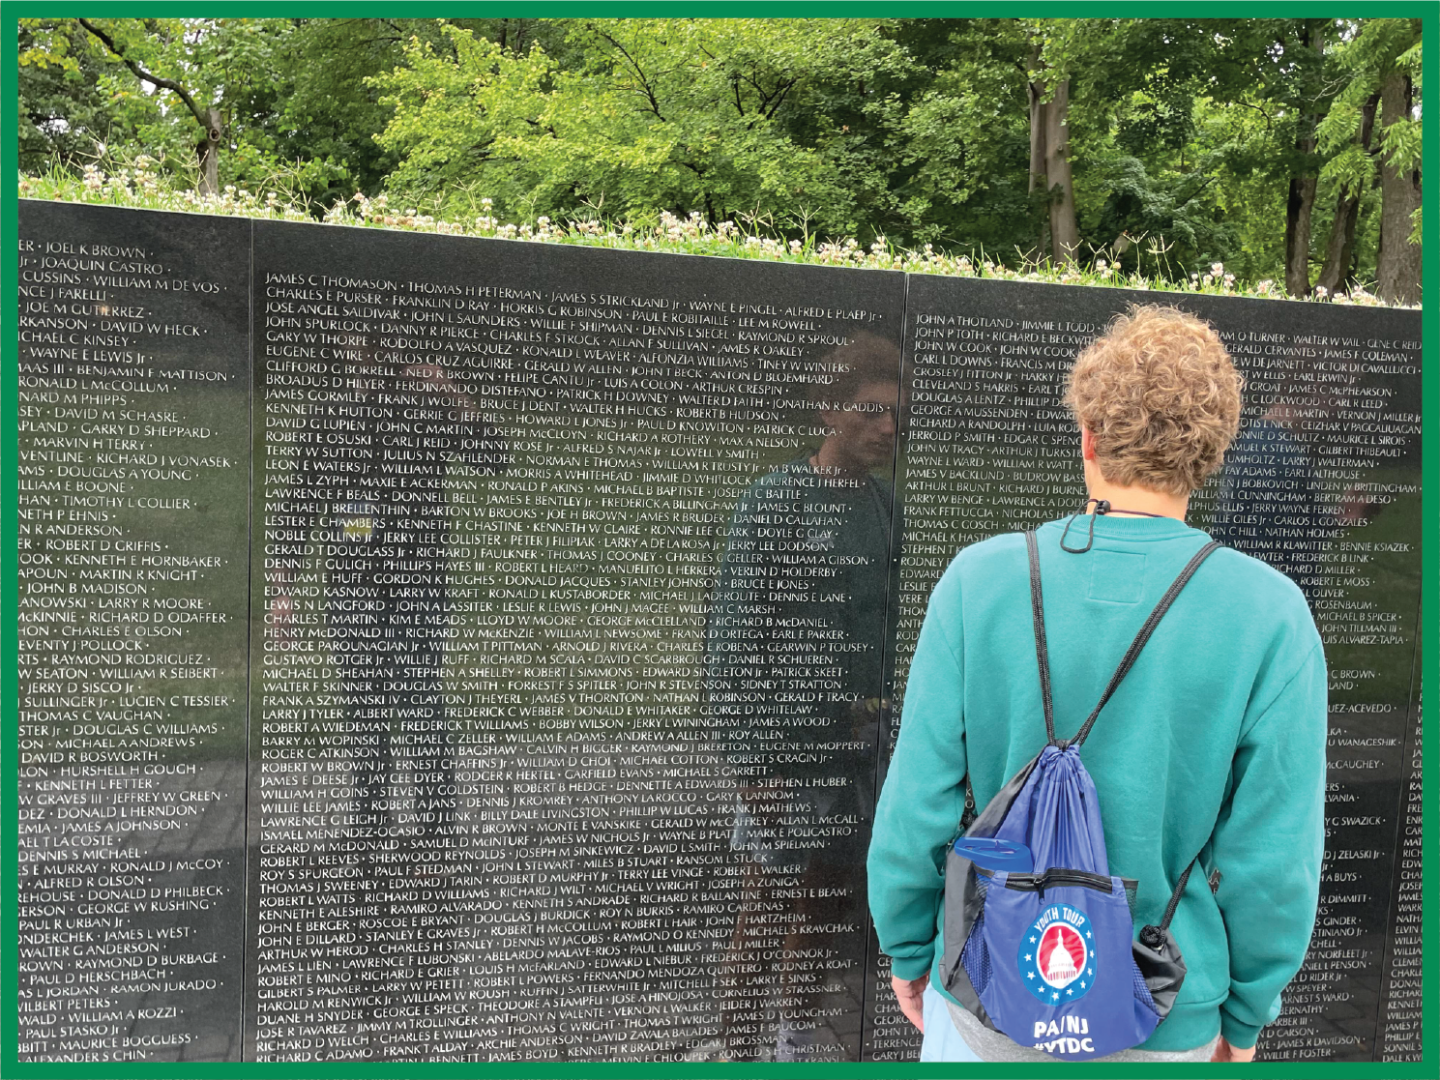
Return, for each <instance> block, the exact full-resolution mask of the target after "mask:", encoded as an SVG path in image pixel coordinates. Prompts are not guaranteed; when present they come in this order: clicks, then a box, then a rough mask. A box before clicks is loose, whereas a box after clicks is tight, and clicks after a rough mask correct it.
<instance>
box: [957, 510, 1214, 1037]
mask: <svg viewBox="0 0 1440 1080" xmlns="http://www.w3.org/2000/svg"><path fill="white" fill-rule="evenodd" d="M1025 542H1026V547H1027V549H1028V551H1029V557H1030V600H1031V609H1032V613H1033V616H1034V620H1035V652H1036V656H1037V659H1038V663H1039V667H1040V691H1041V697H1042V699H1043V702H1044V708H1045V731H1046V734H1047V735H1048V737H1049V742H1048V744H1047V745H1046V747H1045V749H1043V750H1042V751H1040V754H1039V755H1038V756H1037V757H1036V758H1034V760H1032V761H1031V762H1030V763H1029V764H1027V765H1026V766H1025V767H1024V768H1023V769H1021V770H1020V772H1019V773H1017V774H1016V775H1015V776H1014V777H1013V778H1012V779H1011V780H1010V782H1009V783H1007V784H1006V785H1005V786H1004V788H1002V789H1001V791H1000V792H999V794H997V795H996V796H995V797H994V798H993V799H991V800H990V802H989V803H988V804H987V805H986V807H985V809H984V810H983V811H981V813H980V815H979V816H978V817H977V818H976V819H975V821H974V822H973V823H972V824H971V825H970V827H969V828H968V829H967V830H966V831H965V835H964V836H962V837H961V838H960V839H959V840H957V841H956V843H955V845H954V847H952V848H951V850H950V852H949V854H948V855H947V862H946V869H945V951H944V954H943V955H942V957H941V967H940V971H941V976H942V982H943V984H944V987H945V989H946V990H947V991H948V992H949V993H950V995H951V996H952V997H954V998H955V999H956V1000H957V1001H959V1002H960V1003H961V1004H962V1005H964V1006H965V1008H966V1009H968V1010H969V1011H970V1012H971V1013H972V1014H973V1015H974V1016H975V1017H977V1018H978V1019H979V1020H980V1021H981V1022H982V1023H984V1024H985V1025H986V1026H987V1027H989V1028H992V1029H993V1030H995V1031H999V1032H1002V1033H1003V1034H1005V1035H1007V1036H1009V1037H1010V1038H1011V1039H1013V1040H1014V1041H1015V1042H1017V1043H1019V1044H1020V1045H1021V1046H1029V1047H1034V1048H1035V1049H1037V1050H1042V1051H1044V1052H1046V1053H1048V1054H1053V1055H1054V1056H1055V1057H1058V1058H1062V1059H1064V1060H1068V1061H1083V1060H1086V1059H1088V1058H1094V1057H1100V1056H1102V1055H1104V1054H1113V1053H1115V1052H1116V1051H1119V1050H1125V1049H1128V1048H1130V1047H1132V1046H1136V1045H1138V1044H1139V1043H1142V1042H1144V1041H1145V1040H1146V1039H1148V1038H1149V1037H1150V1034H1151V1032H1153V1031H1154V1030H1155V1027H1156V1025H1158V1024H1159V1023H1160V1021H1162V1020H1164V1019H1165V1017H1166V1015H1168V1013H1169V1012H1170V1007H1171V1005H1173V1004H1174V1002H1175V996H1176V994H1178V993H1179V992H1180V985H1181V983H1182V982H1183V981H1184V979H1185V962H1184V960H1183V959H1182V958H1181V956H1180V949H1179V947H1178V946H1177V945H1176V944H1175V940H1174V938H1173V937H1172V936H1171V934H1170V920H1171V918H1172V917H1173V916H1174V914H1175V907H1176V905H1177V904H1179V902H1180V897H1181V895H1182V894H1183V893H1184V891H1185V886H1186V883H1187V882H1188V881H1189V878H1190V871H1191V870H1192V869H1193V868H1194V863H1193V862H1192V863H1191V864H1190V866H1189V867H1187V868H1186V870H1185V872H1184V873H1183V874H1182V875H1181V876H1180V881H1179V883H1178V884H1177V885H1176V887H1175V892H1174V894H1173V895H1172V896H1171V897H1170V902H1169V904H1168V905H1167V906H1166V908H1165V915H1164V917H1163V918H1162V919H1161V921H1160V924H1159V925H1158V926H1146V927H1144V928H1143V929H1142V930H1141V931H1140V937H1139V940H1138V941H1137V940H1135V939H1134V919H1133V914H1132V909H1133V906H1134V903H1135V892H1136V886H1137V883H1136V882H1135V881H1132V880H1129V879H1127V878H1122V877H1115V876H1114V875H1112V874H1111V873H1110V864H1109V860H1108V859H1107V857H1106V854H1105V832H1104V828H1103V827H1102V825H1101V822H1100V806H1099V802H1098V800H1097V797H1096V793H1095V784H1094V782H1093V781H1092V780H1091V779H1090V774H1089V773H1087V772H1086V771H1085V766H1084V765H1083V764H1081V762H1080V745H1081V744H1082V743H1083V742H1084V741H1085V738H1086V736H1087V735H1089V734H1090V729H1091V727H1092V726H1094V724H1095V718H1096V717H1097V716H1099V715H1100V710H1101V709H1103V708H1104V707H1105V703H1106V702H1107V701H1109V700H1110V696H1111V695H1112V694H1113V693H1114V692H1115V689H1116V687H1118V686H1119V685H1120V681H1121V680H1122V679H1124V677H1125V675H1126V673H1127V672H1128V671H1129V670H1130V668H1131V666H1132V665H1133V664H1134V663H1135V659H1136V657H1138V656H1139V655H1140V650H1141V649H1142V648H1144V646H1145V642H1146V641H1147V640H1149V637H1150V634H1151V632H1152V631H1154V629H1155V627H1156V625H1157V624H1158V623H1159V622H1160V620H1161V618H1162V617H1163V616H1164V614H1165V612H1166V610H1168V609H1169V607H1170V604H1171V603H1172V602H1173V601H1174V599H1175V597H1176V596H1177V595H1179V593H1180V590H1181V589H1183V588H1184V587H1185V584H1186V582H1188V581H1189V580H1190V578H1191V576H1192V575H1193V574H1194V573H1195V571H1196V570H1197V569H1199V567H1200V564H1201V563H1202V562H1204V561H1205V559H1206V558H1208V557H1209V555H1210V553H1211V552H1213V551H1214V550H1215V549H1216V548H1218V547H1220V544H1219V543H1218V542H1211V543H1209V544H1207V545H1206V546H1205V547H1203V548H1201V549H1200V551H1199V552H1197V553H1196V554H1195V556H1194V557H1193V558H1192V559H1191V560H1190V562H1189V563H1188V564H1187V565H1186V567H1185V569H1184V570H1182V571H1181V572H1180V575H1179V576H1178V577H1177V578H1176V579H1175V581H1174V582H1173V583H1172V584H1171V585H1170V588H1169V589H1168V590H1166V592H1165V595H1164V596H1163V597H1161V599H1160V602H1159V604H1157V605H1156V607H1155V610H1154V611H1153V612H1151V613H1150V617H1149V618H1148V619H1147V620H1146V621H1145V625H1144V626H1142V627H1141V628H1140V632H1139V633H1138V634H1136V636H1135V640H1134V641H1133V642H1131V644H1130V648H1129V650H1128V651H1127V652H1126V653H1125V657H1124V659H1122V660H1121V662H1120V666H1119V667H1118V668H1117V669H1116V670H1115V674H1114V675H1113V676H1111V678H1110V683H1109V685H1108V686H1107V687H1106V688H1105V693H1104V694H1103V695H1101V698H1100V704H1098V705H1096V706H1095V709H1094V711H1093V712H1092V713H1091V714H1090V717H1089V719H1087V720H1086V721H1085V723H1084V724H1083V725H1081V728H1080V731H1079V732H1078V733H1077V734H1076V736H1075V737H1074V738H1073V739H1070V740H1068V741H1065V740H1060V739H1056V737H1055V719H1054V710H1053V706H1052V702H1051V696H1050V662H1049V658H1048V655H1047V653H1046V649H1045V614H1044V607H1043V604H1042V600H1041V594H1040V557H1039V549H1038V546H1037V542H1036V537H1035V533H1034V532H1028V533H1026V534H1025ZM987 848H988V849H994V851H995V854H994V855H993V856H992V855H991V853H990V851H987ZM1027 848H1028V849H1029V856H1030V859H1029V860H1028V862H1029V863H1030V864H1031V865H1029V867H1028V868H1026V869H1015V868H1012V869H998V868H997V867H1002V866H1007V865H1008V866H1011V867H1015V866H1019V867H1025V866H1026V860H1025V859H1024V855H1025V851H1026V849H1027ZM968 856H973V858H971V857H968ZM982 863H986V864H988V865H982Z"/></svg>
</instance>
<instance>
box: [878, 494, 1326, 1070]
mask: <svg viewBox="0 0 1440 1080" xmlns="http://www.w3.org/2000/svg"><path fill="white" fill-rule="evenodd" d="M1089 524H1090V519H1089V518H1087V517H1084V516H1082V517H1079V518H1076V519H1075V524H1074V526H1073V527H1072V528H1071V529H1070V535H1069V538H1068V539H1067V541H1066V542H1067V543H1068V544H1069V545H1070V546H1071V547H1083V546H1084V543H1085V538H1086V534H1087V531H1088V528H1089ZM1063 525H1064V522H1063V521H1061V522H1051V523H1049V524H1047V525H1044V526H1041V528H1040V530H1039V541H1040V566H1041V577H1042V581H1043V587H1044V602H1045V626H1046V633H1047V636H1048V638H1049V642H1048V644H1049V655H1050V668H1051V685H1052V688H1053V696H1054V704H1055V730H1056V734H1057V736H1058V737H1059V738H1062V739H1064V738H1070V737H1072V736H1074V734H1075V733H1076V732H1077V731H1078V730H1079V728H1080V725H1081V724H1082V723H1083V722H1084V720H1085V717H1086V716H1088V715H1089V713H1090V711H1091V710H1092V709H1093V708H1094V707H1095V703H1096V702H1097V701H1099V700H1100V695H1101V693H1102V692H1103V690H1104V688H1105V684H1106V683H1107V682H1108V681H1109V679H1110V676H1111V675H1112V674H1113V672H1114V670H1115V667H1116V665H1118V664H1119V662H1120V658H1121V657H1122V656H1123V655H1124V653H1125V650H1126V648H1127V647H1128V646H1129V644H1130V642H1131V640H1132V639H1133V638H1134V636H1135V634H1136V632H1137V631H1138V630H1139V629H1140V626H1141V624H1142V623H1143V622H1144V621H1145V619H1146V618H1147V617H1148V616H1149V614H1150V612H1151V610H1152V609H1153V608H1154V606H1155V604H1156V603H1157V602H1158V601H1159V599H1160V596H1161V594H1162V593H1164V591H1165V589H1166V588H1167V587H1168V586H1169V585H1170V583H1171V582H1172V581H1173V580H1174V579H1175V576H1176V575H1177V574H1178V573H1179V572H1180V570H1181V568H1182V567H1183V566H1184V565H1185V563H1186V562H1187V561H1188V560H1189V558H1190V556H1192V555H1193V554H1195V552H1196V551H1197V550H1199V549H1200V547H1202V546H1203V545H1204V544H1205V543H1206V542H1207V541H1208V540H1209V537H1208V536H1206V535H1205V534H1204V533H1202V532H1199V531H1197V530H1195V529H1191V528H1189V527H1188V526H1186V525H1184V524H1183V523H1182V522H1180V521H1177V520H1175V519H1173V518H1120V517H1100V518H1097V519H1095V542H1094V547H1093V549H1092V550H1090V551H1089V552H1087V553H1085V554H1083V555H1072V554H1068V553H1066V552H1064V551H1062V550H1061V549H1060V535H1061V529H1062V527H1063ZM1326 728H1327V703H1326V672H1325V657H1324V653H1323V651H1322V648H1321V644H1320V636H1319V634H1318V633H1317V631H1316V629H1315V623H1314V620H1313V619H1312V618H1311V616H1310V610H1309V608H1308V607H1307V606H1306V603H1305V600H1304V597H1303V596H1302V595H1301V592H1300V590H1299V589H1298V588H1297V587H1296V586H1295V585H1294V583H1292V582H1291V581H1290V580H1289V579H1288V578H1286V577H1285V576H1284V575H1282V574H1280V573H1279V572H1277V571H1275V570H1273V569H1271V568H1270V567H1268V566H1266V565H1265V564H1264V563H1262V562H1259V561H1258V560H1256V559H1253V558H1250V557H1249V556H1247V555H1242V554H1240V553H1239V552H1237V551H1234V550H1232V549H1229V548H1222V549H1220V550H1219V551H1216V552H1215V553H1214V554H1212V555H1211V556H1210V558H1209V559H1208V560H1207V561H1206V562H1205V563H1204V565H1203V566H1202V567H1201V568H1200V570H1199V571H1198V572H1197V573H1196V574H1195V576H1194V578H1193V579H1192V580H1191V581H1190V583H1189V584H1188V585H1187V586H1186V587H1185V590H1184V591H1183V592H1182V593H1181V594H1180V596H1179V598H1178V599H1177V600H1176V601H1175V603H1174V605H1173V606H1172V607H1171V609H1170V611H1169V613H1168V614H1166V616H1165V618H1164V620H1163V621H1162V622H1161V623H1160V625H1159V627H1158V628H1157V629H1156V631H1155V633H1154V635H1153V636H1152V637H1151V639H1150V642H1149V644H1147V645H1146V646H1145V651H1144V652H1143V653H1142V654H1141V656H1140V659H1139V660H1138V661H1137V662H1136V664H1135V666H1134V668H1132V669H1131V671H1130V673H1129V675H1127V676H1126V678H1125V681H1124V682H1123V683H1122V684H1121V685H1120V688H1119V689H1118V690H1117V691H1116V693H1115V696H1114V697H1112V698H1111V699H1110V702H1109V704H1107V705H1106V706H1105V709H1104V711H1102V712H1101V714H1100V717H1099V719H1098V720H1097V721H1096V723H1095V727H1094V729H1093V730H1092V732H1091V734H1090V737H1089V738H1088V739H1087V740H1086V741H1085V744H1084V746H1083V748H1082V750H1081V758H1082V760H1083V761H1084V763H1085V767H1086V768H1087V769H1088V770H1089V772H1090V775H1091V776H1092V777H1093V778H1094V780H1095V786H1096V788H1097V790H1098V792H1099V797H1100V811H1101V815H1102V817H1103V819H1104V823H1105V844H1106V848H1107V850H1108V853H1109V857H1110V871H1111V873H1112V874H1118V875H1121V876H1123V877H1131V878H1138V879H1139V882H1140V888H1139V897H1138V906H1137V908H1136V918H1135V927H1136V930H1137V932H1138V929H1139V928H1140V927H1141V926H1143V925H1145V924H1147V923H1158V922H1159V921H1160V918H1161V915H1162V914H1163V911H1164V908H1165V904H1166V902H1167V901H1168V900H1169V898H1170V894H1171V892H1172V890H1173V889H1174V888H1175V885H1176V883H1177V882H1178V881H1179V879H1180V875H1181V874H1182V873H1183V872H1184V870H1185V867H1186V866H1188V865H1189V863H1190V861H1191V860H1192V859H1193V858H1194V857H1195V855H1196V853H1199V854H1200V855H1201V867H1200V868H1197V871H1196V872H1195V873H1193V874H1192V875H1191V876H1190V880H1189V883H1188V886H1187V888H1186V891H1185V894H1184V896H1183V897H1182V899H1181V902H1180V905H1179V908H1178V910H1177V911H1176V914H1175V918H1174V921H1173V923H1172V924H1171V931H1172V932H1173V933H1174V935H1175V939H1176V941H1177V943H1178V944H1179V946H1180V950H1181V952H1182V954H1183V955H1184V958H1185V963H1186V965H1187V967H1188V974H1187V976H1186V979H1185V984H1184V986H1183V987H1182V988H1181V991H1180V995H1179V997H1178V998H1177V999H1176V1002H1175V1006H1174V1008H1173V1009H1172V1010H1171V1012H1170V1015H1169V1017H1168V1018H1167V1019H1166V1021H1165V1022H1164V1023H1162V1024H1161V1025H1160V1026H1159V1028H1157V1029H1156V1031H1155V1034H1154V1035H1152V1036H1151V1038H1150V1039H1149V1040H1148V1041H1147V1042H1145V1043H1144V1044H1143V1047H1144V1049H1147V1050H1186V1049H1190V1048H1192V1047H1196V1046H1200V1045H1202V1044H1204V1043H1206V1042H1208V1041H1209V1040H1211V1039H1212V1038H1214V1037H1215V1034H1216V1032H1217V1031H1219V1032H1221V1033H1223V1034H1224V1036H1225V1037H1226V1038H1227V1039H1228V1040H1230V1042H1231V1043H1232V1044H1234V1045H1235V1046H1237V1047H1249V1046H1253V1045H1254V1044H1255V1040H1256V1038H1257V1036H1258V1034H1259V1031H1260V1029H1261V1027H1263V1026H1264V1025H1265V1024H1267V1023H1269V1022H1270V1021H1271V1020H1274V1019H1275V1017H1276V1015H1278V1013H1279V1011H1280V991H1281V990H1282V989H1284V987H1285V985H1286V984H1287V983H1288V982H1289V981H1290V979H1291V978H1292V977H1293V976H1294V974H1295V972H1296V971H1297V970H1298V969H1299V967H1300V964H1301V962H1302V961H1303V960H1304V958H1305V950H1306V948H1307V947H1308V945H1309V941H1310V931H1311V928H1312V927H1313V925H1314V922H1315V909H1316V902H1317V898H1318V894H1319V885H1320V863H1321V858H1322V855H1323V853H1324V791H1325V740H1326ZM1044 745H1045V720H1044V715H1043V710H1042V708H1041V700H1040V682H1039V676H1038V673H1037V669H1036V660H1035V637H1034V631H1033V626H1032V621H1031V614H1030V590H1029V577H1028V571H1027V563H1026V554H1025V540H1024V537H1023V536H1022V535H1021V534H1019V533H1014V534H1009V535H1005V536H997V537H994V538H992V539H990V540H986V541H984V542H983V543H979V544H975V545H974V546H972V547H968V548H966V549H965V550H964V551H962V552H961V553H960V554H959V555H958V556H956V558H955V560H954V561H953V562H952V563H951V564H950V566H949V568H948V569H947V570H946V571H945V573H944V575H943V576H942V577H941V578H940V581H939V582H938V584H936V586H935V591H934V592H933V593H932V594H931V597H930V606H929V610H928V612H927V613H926V616H925V622H924V625H923V626H922V628H921V631H920V640H919V643H918V644H917V646H916V650H915V656H914V659H913V660H912V662H911V666H910V673H909V678H908V682H907V684H906V688H905V697H904V707H903V712H902V721H901V728H900V736H899V739H898V742H897V744H896V747H895V753H894V756H893V758H892V759H891V762H890V768H889V772H888V775H887V776H886V779H885V787H884V790H883V791H882V792H881V795H880V800H879V804H878V806H877V808H876V814H875V828H874V835H873V838H872V840H871V845H870V856H869V878H870V910H871V914H872V915H873V917H874V920H875V928H876V932H877V933H878V935H879V939H880V947H881V949H882V950H883V951H884V952H886V953H887V954H888V955H889V956H890V957H891V958H892V970H893V972H894V974H896V975H898V976H899V977H901V978H903V979H917V978H919V977H920V976H921V975H923V974H925V973H926V972H929V973H930V977H931V983H932V985H934V986H935V988H936V989H937V990H940V991H941V992H942V993H943V992H944V988H943V986H941V984H940V981H939V959H940V955H941V952H942V943H941V941H940V933H941V928H942V926H943V904H942V898H943V889H944V867H945V854H946V847H947V845H948V844H949V843H950V842H951V841H953V840H954V838H955V837H956V836H957V835H958V833H959V822H960V815H961V812H962V810H963V808H964V802H965V791H964V777H965V775H966V774H967V773H969V775H970V778H971V783H972V784H973V787H974V792H975V801H976V805H977V806H978V807H983V806H984V805H985V804H986V802H988V801H989V800H990V799H991V798H992V797H993V796H994V795H995V793H996V792H997V791H999V790H1000V788H1001V787H1002V786H1003V785H1004V784H1005V782H1006V780H1008V779H1009V778H1010V777H1011V776H1012V775H1014V774H1015V773H1016V772H1018V771H1019V770H1020V769H1021V768H1022V767H1023V766H1024V765H1025V763H1026V762H1028V761H1029V760H1030V759H1031V758H1033V757H1034V756H1035V755H1036V754H1037V753H1039V752H1040V750H1041V748H1042V747H1044ZM1212 871H1219V873H1220V875H1221V877H1220V883H1219V888H1218V891H1216V892H1214V893H1213V894H1212V892H1211V889H1210V887H1209V885H1208V884H1207V881H1206V879H1207V878H1208V877H1209V876H1210V875H1211V873H1212ZM946 996H948V995H946Z"/></svg>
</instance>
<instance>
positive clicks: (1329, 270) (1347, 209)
mask: <svg viewBox="0 0 1440 1080" xmlns="http://www.w3.org/2000/svg"><path fill="white" fill-rule="evenodd" d="M1379 104H1380V95H1379V94H1374V95H1372V96H1371V98H1370V100H1369V101H1367V102H1366V103H1365V107H1364V110H1363V112H1362V113H1361V117H1362V119H1361V121H1360V136H1359V137H1360V145H1361V146H1362V147H1364V148H1365V149H1366V150H1367V151H1368V150H1369V149H1370V136H1371V134H1372V133H1373V132H1374V130H1375V108H1376V106H1378V105H1379ZM1360 195H1361V192H1359V191H1356V192H1355V193H1354V194H1347V193H1345V192H1343V191H1342V192H1341V193H1340V194H1339V195H1337V196H1336V198H1335V220H1334V222H1332V223H1331V226H1330V242H1329V243H1328V244H1326V246H1325V265H1324V266H1323V267H1322V268H1321V270H1320V278H1319V280H1318V281H1316V282H1315V286H1316V288H1324V290H1325V291H1326V292H1327V293H1328V294H1329V295H1331V296H1334V295H1335V294H1336V293H1337V292H1339V291H1340V290H1341V289H1348V288H1349V279H1350V275H1351V273H1352V266H1353V264H1354V262H1355V228H1356V226H1357V225H1358V224H1359V222H1360Z"/></svg>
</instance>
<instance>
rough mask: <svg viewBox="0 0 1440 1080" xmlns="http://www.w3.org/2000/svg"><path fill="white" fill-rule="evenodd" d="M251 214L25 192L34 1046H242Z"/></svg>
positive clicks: (25, 1013)
mask: <svg viewBox="0 0 1440 1080" xmlns="http://www.w3.org/2000/svg"><path fill="white" fill-rule="evenodd" d="M249 272H250V226H249V223H248V222H244V221H232V220H226V219H223V218H206V217H195V216H190V215H179V214H158V213H148V212H124V213H122V212H117V211H115V210H110V209H101V208H97V207H88V206H61V205H52V204H48V203H25V204H23V206H22V210H21V213H20V309H19V310H20V318H19V323H20V353H19V376H20V385H19V393H18V400H19V407H20V419H19V458H18V465H17V467H18V470H19V499H18V502H19V507H18V516H19V539H18V545H19V568H20V580H19V587H18V591H17V604H18V607H19V619H20V623H19V630H20V636H19V642H20V645H19V656H18V659H17V663H18V668H17V671H18V675H19V691H20V694H19V723H20V730H19V758H18V765H19V770H20V788H19V797H20V803H19V805H20V822H19V837H18V842H19V848H20V878H19V928H20V937H19V944H18V949H17V955H18V962H19V967H20V977H19V987H20V1002H19V1043H20V1046H19V1052H20V1057H21V1059H22V1060H48V1061H59V1060H70V1061H86V1060H89V1061H127V1060H153V1061H165V1060H184V1061H192V1060H206V1059H214V1058H233V1057H235V1056H237V1055H238V1053H239V1049H240V1040H239V1028H238V1022H239V1017H240V1000H241V990H242V981H243V980H242V978H241V961H242V949H243V944H244V943H243V939H242V935H241V926H242V924H243V917H242V913H243V910H244V902H245V892H244V857H245V852H244V837H243V826H244V820H243V819H244V802H245V722H246V700H245V693H246V665H247V655H246V649H247V630H246V626H247V595H246V590H247V587H248V582H247V570H248V558H247V551H248V528H249V519H248V516H247V510H246V506H247V493H248V490H249V482H250V480H249V463H250V452H249V435H250V430H249V420H248V411H249V394H250V386H249V348H248V338H247V333H248V325H247V324H248V317H249V316H248V304H249Z"/></svg>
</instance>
